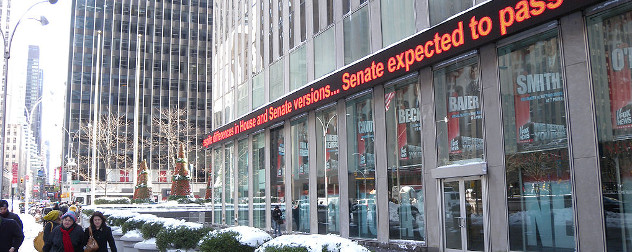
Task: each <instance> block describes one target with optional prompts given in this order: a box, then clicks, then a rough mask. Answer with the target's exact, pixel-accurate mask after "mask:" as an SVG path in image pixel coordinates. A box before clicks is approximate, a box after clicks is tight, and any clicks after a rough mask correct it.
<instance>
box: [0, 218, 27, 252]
mask: <svg viewBox="0 0 632 252" xmlns="http://www.w3.org/2000/svg"><path fill="white" fill-rule="evenodd" d="M23 241H24V232H22V228H21V227H20V226H18V223H17V222H15V221H14V220H12V219H6V218H2V217H0V251H2V252H4V251H9V249H10V248H11V247H14V248H15V249H16V250H17V249H18V248H19V247H20V245H22V242H23Z"/></svg>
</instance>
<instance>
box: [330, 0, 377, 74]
mask: <svg viewBox="0 0 632 252" xmlns="http://www.w3.org/2000/svg"><path fill="white" fill-rule="evenodd" d="M342 23H343V30H344V40H345V41H344V42H345V65H346V64H349V63H351V62H354V61H356V60H357V59H360V58H362V57H364V56H366V55H368V54H369V53H371V45H370V44H371V43H369V41H371V29H369V6H368V5H365V6H364V7H362V8H361V9H359V10H358V11H356V12H354V13H353V14H351V15H349V16H348V17H346V18H345V19H344V21H343V22H342ZM359 41H363V42H361V43H358V42H359ZM332 48H335V47H331V48H330V49H329V50H331V49H332Z"/></svg>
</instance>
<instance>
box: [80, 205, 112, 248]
mask: <svg viewBox="0 0 632 252" xmlns="http://www.w3.org/2000/svg"><path fill="white" fill-rule="evenodd" d="M90 229H92V230H90ZM90 232H92V237H94V240H96V241H97V244H99V250H97V251H98V252H107V251H108V247H107V245H108V244H110V251H112V252H116V244H115V243H114V236H112V229H111V228H110V227H108V226H107V225H106V224H105V216H103V214H102V213H101V212H94V213H93V214H92V216H91V217H90V226H89V227H88V228H86V230H85V232H84V238H83V244H86V243H87V242H88V238H90Z"/></svg>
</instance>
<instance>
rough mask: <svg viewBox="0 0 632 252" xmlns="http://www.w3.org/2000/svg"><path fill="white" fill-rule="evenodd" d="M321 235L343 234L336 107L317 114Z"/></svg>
mask: <svg viewBox="0 0 632 252" xmlns="http://www.w3.org/2000/svg"><path fill="white" fill-rule="evenodd" d="M316 159H317V160H316V168H317V169H318V170H317V177H316V181H317V184H316V186H317V196H318V233H319V234H338V233H340V183H339V178H338V113H336V107H335V106H334V107H332V108H329V109H326V110H323V111H321V112H318V113H317V114H316Z"/></svg>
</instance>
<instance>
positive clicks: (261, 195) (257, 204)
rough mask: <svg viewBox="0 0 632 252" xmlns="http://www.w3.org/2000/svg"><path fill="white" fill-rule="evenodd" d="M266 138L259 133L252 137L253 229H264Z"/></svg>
mask: <svg viewBox="0 0 632 252" xmlns="http://www.w3.org/2000/svg"><path fill="white" fill-rule="evenodd" d="M265 139H266V136H265V134H264V133H259V134H257V135H255V136H253V137H252V166H253V167H252V168H253V170H252V179H253V180H254V183H253V188H252V206H253V219H254V227H256V228H265V227H266V166H265V156H264V155H265V153H266V151H265V150H266V142H265Z"/></svg>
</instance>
